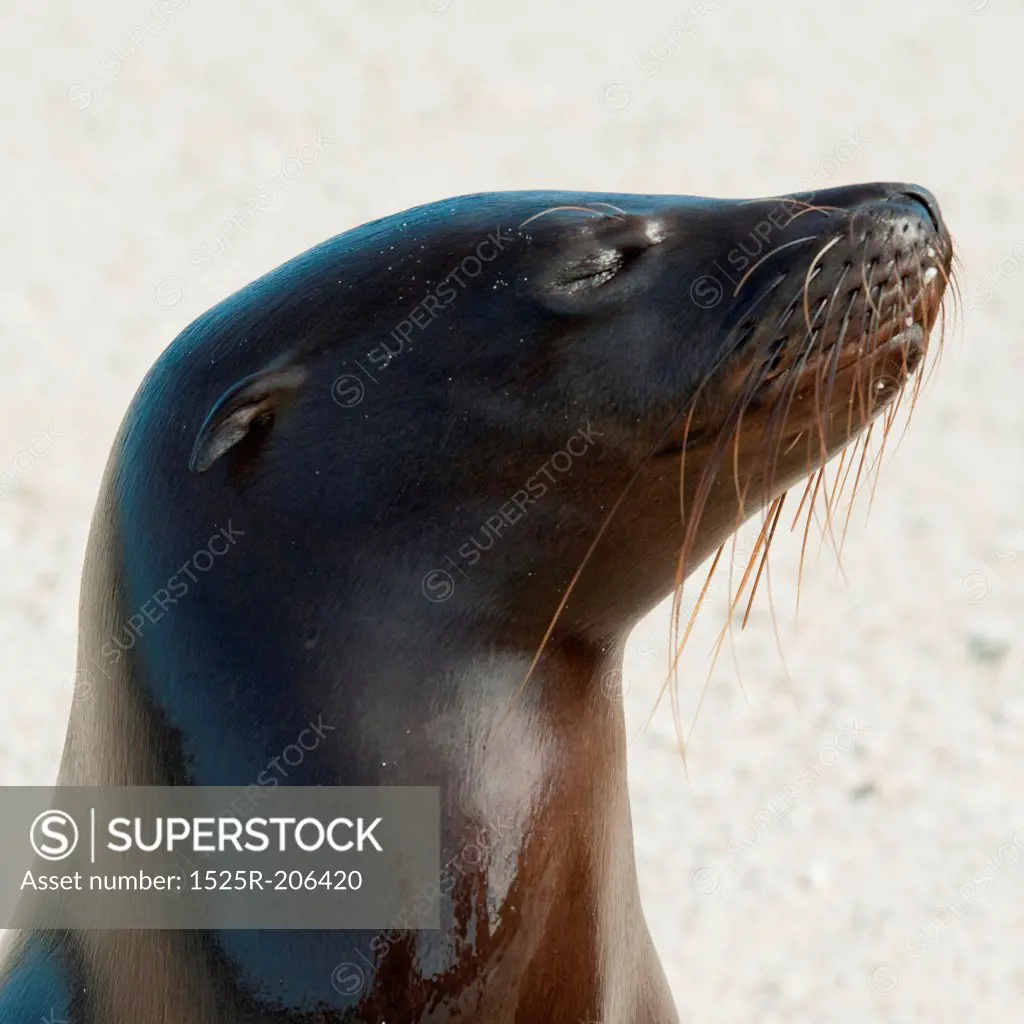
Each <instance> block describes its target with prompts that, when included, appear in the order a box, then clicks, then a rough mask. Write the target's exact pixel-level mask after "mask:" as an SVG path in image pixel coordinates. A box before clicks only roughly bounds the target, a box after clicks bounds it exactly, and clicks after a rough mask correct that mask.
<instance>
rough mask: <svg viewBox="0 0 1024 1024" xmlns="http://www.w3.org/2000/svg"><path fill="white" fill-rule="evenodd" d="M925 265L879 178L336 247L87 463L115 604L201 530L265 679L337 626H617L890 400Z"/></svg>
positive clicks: (509, 632) (488, 199)
mask: <svg viewBox="0 0 1024 1024" xmlns="http://www.w3.org/2000/svg"><path fill="white" fill-rule="evenodd" d="M951 259H952V244H951V241H950V236H949V233H948V231H947V230H946V228H945V226H944V224H943V222H942V218H941V215H940V213H939V210H938V206H937V204H936V202H935V200H934V198H933V197H932V196H931V195H930V194H929V193H927V192H926V191H925V190H923V189H921V188H919V187H917V186H911V185H899V184H869V185H858V186H851V187H848V188H839V189H832V190H829V191H825V192H819V193H816V194H797V195H791V196H784V197H779V198H773V199H761V200H754V201H740V200H712V199H700V198H693V197H683V196H650V195H620V194H594V193H580V194H576V193H573V194H567V193H534V192H524V193H501V194H495V195H480V196H468V197H463V198H461V199H455V200H448V201H445V202H441V203H435V204H431V205H430V206H427V207H422V208H419V209H416V210H412V211H408V212H407V213H404V214H399V215H397V216H394V217H390V218H386V219H384V220H382V221H377V222H374V223H372V224H369V225H366V226H365V227H363V228H359V229H357V230H355V231H351V232H348V233H347V234H345V235H341V236H338V237H337V238H335V239H332V240H331V241H329V242H326V243H324V244H323V245H321V246H318V247H317V248H315V249H312V250H310V251H309V252H307V253H305V254H303V255H302V256H300V257H297V258H296V259H294V260H292V261H290V262H289V263H287V264H285V265H284V266H282V267H280V268H278V269H277V270H275V271H273V272H271V273H270V274H268V275H266V276H265V277H263V278H261V279H259V280H258V281H256V282H254V283H253V284H251V285H249V286H248V287H246V288H243V289H242V290H241V291H240V292H238V293H236V294H235V295H233V296H231V297H229V298H228V299H226V300H225V301H224V302H222V303H220V304H219V305H218V306H216V307H214V308H213V309H212V310H210V311H209V312H208V313H206V314H204V315H203V316H201V317H200V318H199V319H198V320H196V321H195V322H194V323H193V324H191V325H190V326H189V327H188V328H186V330H185V331H184V332H182V334H181V335H180V336H179V338H178V339H177V340H176V341H175V342H174V343H173V344H172V345H171V347H170V348H169V349H168V350H167V351H166V352H165V354H164V355H163V357H162V358H161V360H160V361H159V362H158V363H157V365H156V366H155V367H154V369H153V370H152V371H151V373H150V375H149V377H148V378H147V380H146V382H145V383H144V384H143V386H142V388H141V389H140V392H139V394H138V395H137V397H136V400H135V403H134V404H133V407H132V410H131V411H130V412H129V415H128V417H127V419H126V422H125V425H124V427H123V430H122V435H121V439H120V441H119V443H118V445H117V447H116V449H115V455H114V459H113V462H112V466H113V470H112V471H113V473H114V477H113V480H114V484H115V491H117V493H118V494H119V497H118V498H117V499H116V500H117V504H118V509H119V516H120V520H119V521H120V528H121V532H122V536H123V537H124V541H123V545H124V548H125V550H126V551H128V552H129V559H128V560H129V561H130V562H131V563H132V566H133V568H132V571H131V572H130V573H129V574H128V576H129V577H130V578H131V580H132V593H133V597H132V598H131V599H130V602H129V603H133V604H134V603H139V602H141V601H142V600H145V598H146V596H147V595H148V594H150V593H152V592H153V590H154V589H158V588H160V587H162V586H163V580H164V579H165V578H166V576H167V573H168V570H169V569H173V568H174V567H175V565H177V564H178V562H176V561H174V559H175V558H177V557H178V556H180V560H181V561H185V560H186V559H187V558H188V557H189V554H190V552H191V551H193V550H195V549H196V547H197V545H198V544H199V543H200V542H201V541H202V539H203V537H202V534H203V531H207V532H209V530H210V529H211V528H212V527H213V525H214V524H218V523H219V524H223V523H225V522H227V521H229V520H231V521H233V522H234V523H235V524H237V526H238V528H240V529H244V530H246V531H247V532H248V535H249V536H250V537H253V538H255V539H254V540H253V541H252V542H251V543H249V544H248V545H247V544H239V545H238V546H237V550H236V551H235V552H234V553H233V555H232V562H233V565H232V567H231V570H230V572H224V573H210V574H209V579H208V580H207V581H205V582H204V584H203V587H202V588H195V589H201V590H202V593H203V596H202V597H201V598H200V599H197V600H196V602H195V603H194V605H193V604H192V603H191V600H190V607H194V608H195V613H194V614H195V615H197V616H198V615H200V614H202V607H201V606H202V605H203V604H204V603H205V602H206V601H207V600H209V601H210V602H211V607H210V608H209V609H208V611H210V612H212V611H213V610H214V609H215V611H216V614H217V616H218V618H219V620H220V621H221V622H222V623H225V622H226V623H238V624H239V626H238V630H239V636H241V635H242V634H243V633H244V635H246V636H248V635H249V633H250V631H251V629H253V628H255V629H259V628H264V629H266V630H267V631H268V636H270V635H273V640H272V648H273V653H274V655H275V657H277V656H279V655H280V651H281V649H282V645H286V646H288V647H290V648H292V649H293V660H295V659H297V660H299V661H301V660H302V659H303V658H304V657H306V654H305V653H304V652H305V651H307V650H311V649H312V648H307V647H306V645H307V644H309V643H312V642H313V641H312V638H315V637H317V636H321V635H322V634H324V633H325V632H329V631H330V629H331V628H332V626H331V624H332V623H335V622H338V621H345V622H347V623H349V624H351V623H352V622H359V621H362V620H364V619H366V618H367V616H369V617H373V618H375V619H376V620H386V622H387V624H388V625H387V629H389V630H390V631H391V632H392V633H393V635H394V637H395V639H396V641H398V642H400V641H401V639H402V637H403V636H405V635H408V634H409V633H414V634H415V635H418V636H421V635H433V634H434V633H436V635H437V636H438V637H443V636H444V635H447V634H448V633H449V631H451V630H456V631H457V630H458V629H459V628H464V626H465V623H468V622H472V623H474V629H475V630H477V633H476V634H475V635H479V630H480V629H486V628H489V627H488V626H487V624H488V623H491V624H492V625H493V626H494V629H495V630H496V631H500V634H501V638H502V642H508V641H509V638H515V642H517V643H518V642H521V643H522V644H523V645H524V646H529V645H530V644H536V643H537V641H538V640H539V639H540V638H541V636H543V635H544V634H545V631H546V629H547V626H548V625H549V624H550V623H551V622H552V621H553V620H555V619H556V618H557V627H556V632H558V635H566V636H576V637H578V638H585V639H587V640H589V641H595V640H599V641H601V642H604V641H605V640H607V639H608V638H610V637H613V636H616V635H622V634H623V633H624V631H625V630H627V629H628V628H629V626H630V625H631V624H632V623H634V622H635V621H636V620H637V619H638V618H639V617H640V616H641V615H642V614H643V613H644V612H645V611H646V610H647V609H648V608H649V607H650V606H651V605H652V604H653V603H655V602H656V601H658V600H659V599H661V598H662V597H664V596H665V595H666V594H667V593H669V592H670V591H671V590H672V589H673V587H674V586H676V585H677V584H678V583H679V582H680V581H681V580H682V579H683V578H685V576H686V575H687V574H688V573H689V572H690V571H691V570H692V569H693V568H694V567H695V566H696V565H697V564H698V563H699V562H700V561H701V560H702V559H703V558H705V557H706V556H707V555H708V554H709V553H711V552H713V551H714V550H715V549H716V548H717V547H718V546H719V545H721V544H722V542H723V541H724V539H725V538H727V537H728V536H729V535H730V534H732V533H733V532H734V531H735V530H736V529H737V527H738V526H739V525H740V523H741V522H742V521H743V520H744V519H746V518H748V517H750V516H752V515H754V514H755V513H756V512H757V511H758V510H760V509H764V508H765V507H766V506H772V503H773V502H775V501H776V499H777V498H778V497H779V496H780V495H783V494H784V493H785V492H786V491H787V489H788V488H790V487H791V486H792V485H793V484H794V483H796V482H797V481H799V480H801V479H803V478H808V477H810V476H811V475H812V474H815V473H816V472H817V471H818V469H819V468H820V467H821V466H822V464H823V463H824V462H825V461H826V460H827V459H828V458H830V457H831V456H832V455H833V454H835V453H836V452H838V451H839V450H840V449H842V448H843V447H844V446H846V445H847V444H848V443H849V442H850V441H851V440H853V439H856V438H858V437H863V436H864V434H865V433H866V431H867V430H868V429H869V428H870V426H871V424H872V423H873V422H874V421H875V419H876V418H877V417H879V416H880V415H882V414H883V413H884V412H885V411H886V410H890V412H891V410H892V409H893V408H894V406H895V405H896V403H897V402H898V401H899V399H900V397H901V396H903V395H906V394H914V393H915V389H914V388H908V386H907V385H908V382H909V381H910V380H911V379H912V377H913V376H914V373H915V370H916V369H917V368H918V366H919V365H920V363H921V361H922V359H923V358H924V354H925V352H926V349H927V345H928V339H929V336H930V333H931V331H932V328H933V327H934V325H935V323H936V320H937V318H938V316H939V313H940V309H941V307H942V298H943V294H944V290H945V288H946V284H947V282H948V280H949V275H950V266H951ZM886 422H888V421H886ZM139 478H145V480H146V481H147V486H145V487H139V486H135V485H134V483H133V482H134V481H135V480H137V479H139ZM118 488H119V489H120V490H117V489H118ZM773 507H774V506H773ZM153 551H156V552H159V553H160V555H161V559H160V562H159V563H158V564H156V563H152V560H148V561H147V558H146V557H143V556H144V555H146V554H147V553H148V552H153ZM171 562H174V565H171V564H170V563H171ZM255 579H267V580H268V581H271V580H272V581H273V583H274V586H275V588H277V590H278V592H279V593H280V595H281V600H280V602H278V603H275V602H271V601H268V600H267V599H266V595H256V594H254V593H253V592H252V590H251V586H252V584H251V581H252V580H255ZM247 580H248V581H250V582H249V583H248V584H247V583H246V582H245V581H247ZM384 609H387V611H386V612H385V611H384ZM460 622H461V623H462V624H463V626H462V627H460V626H459V623H460ZM242 623H245V624H246V625H245V628H244V629H243V628H242V625H241V624H242ZM285 623H288V624H289V628H290V629H291V635H290V639H289V638H284V637H281V636H280V635H278V634H280V632H281V630H282V629H284V628H285ZM186 626H187V616H186V615H185V614H184V613H180V614H177V613H176V629H179V630H180V629H182V628H185V627H186ZM381 628H384V627H383V626H382V627H381ZM232 629H233V627H232V628H231V629H225V628H224V627H222V628H221V629H220V633H219V636H218V641H224V640H225V634H226V633H231V632H232ZM150 632H153V633H155V632H156V630H151V631H150ZM179 635H180V634H179ZM553 635H554V634H553ZM143 642H144V641H143ZM340 642H341V641H340V640H339V643H340ZM439 642H443V641H439ZM268 644H271V641H269V640H268ZM242 646H243V647H244V649H245V652H246V654H247V655H248V654H253V656H255V651H254V649H253V648H251V647H248V646H245V645H242ZM256 647H257V648H258V647H259V644H258V643H257V644H256Z"/></svg>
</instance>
